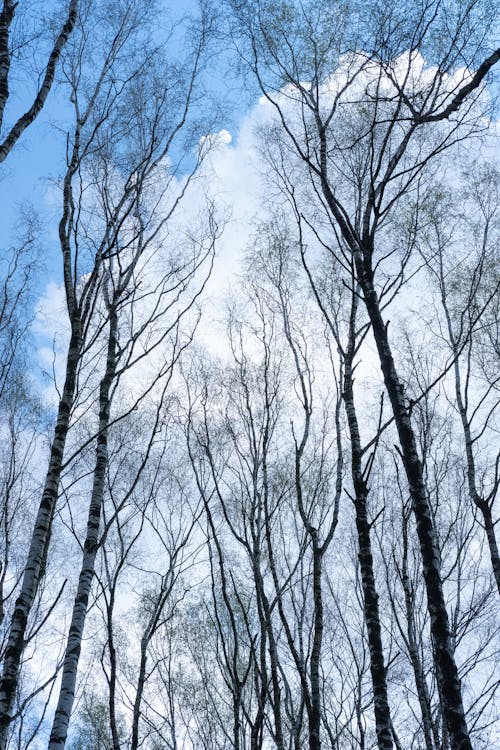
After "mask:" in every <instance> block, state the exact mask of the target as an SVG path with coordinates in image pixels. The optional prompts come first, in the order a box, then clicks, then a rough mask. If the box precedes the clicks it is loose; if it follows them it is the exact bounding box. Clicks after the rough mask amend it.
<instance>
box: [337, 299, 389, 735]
mask: <svg viewBox="0 0 500 750" xmlns="http://www.w3.org/2000/svg"><path fill="white" fill-rule="evenodd" d="M356 311H357V297H356V295H353V299H352V307H351V315H350V323H349V342H348V346H347V350H346V354H345V360H344V392H343V398H344V404H345V410H346V415H347V423H348V427H349V437H350V441H351V474H352V482H353V486H354V506H355V512H356V530H357V533H358V544H359V553H358V558H359V567H360V573H361V585H362V588H363V614H364V618H365V623H366V630H367V633H368V648H369V652H370V674H371V679H372V689H373V704H374V713H375V728H376V733H377V745H378V748H379V750H392V748H393V741H392V719H391V712H390V708H389V700H388V697H387V681H386V670H385V664H384V650H383V645H382V630H381V627H380V613H379V608H378V594H377V587H376V583H375V574H374V570H373V554H372V547H371V539H370V530H371V529H370V523H369V521H368V511H367V499H368V487H367V485H366V482H365V480H364V477H363V467H362V456H363V452H362V448H361V438H360V433H359V423H358V416H357V413H356V407H355V402H354V388H353V360H354V353H355V345H356V342H355V335H356Z"/></svg>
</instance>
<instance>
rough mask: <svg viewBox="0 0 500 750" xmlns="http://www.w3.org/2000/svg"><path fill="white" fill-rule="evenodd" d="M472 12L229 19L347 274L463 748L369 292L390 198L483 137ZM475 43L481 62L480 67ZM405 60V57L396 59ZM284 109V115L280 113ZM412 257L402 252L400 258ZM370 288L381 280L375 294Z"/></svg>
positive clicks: (452, 725) (386, 352)
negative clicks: (350, 269) (366, 324)
mask: <svg viewBox="0 0 500 750" xmlns="http://www.w3.org/2000/svg"><path fill="white" fill-rule="evenodd" d="M483 11H484V12H486V11H485V9H483V8H482V7H481V8H478V7H476V6H475V7H474V8H472V7H467V9H466V10H464V11H463V12H461V11H458V10H457V13H456V15H455V18H454V25H453V28H452V29H450V27H449V26H448V27H446V32H445V27H444V26H442V25H441V24H442V21H443V16H442V15H441V13H442V12H444V7H443V5H442V3H439V2H437V3H433V4H432V5H431V6H426V7H425V8H420V7H419V8H415V11H414V12H412V13H411V14H410V13H408V8H407V7H406V6H405V7H404V8H403V6H394V7H393V8H392V9H391V10H390V11H388V12H387V13H383V14H380V15H377V11H375V13H374V15H372V16H371V19H370V20H371V21H372V22H373V21H375V23H376V26H375V29H376V31H375V33H373V34H372V35H370V36H369V37H365V38H360V37H359V36H358V38H355V34H354V29H355V24H354V23H353V21H355V20H356V19H355V17H353V16H355V11H353V16H351V18H349V17H348V14H344V13H343V12H342V15H341V14H340V13H338V12H337V10H336V9H335V8H330V7H329V8H327V9H324V10H321V9H317V8H315V7H308V9H307V10H305V9H301V10H296V9H295V8H294V7H293V6H287V7H286V8H284V9H283V13H282V14H281V16H280V17H279V18H278V17H277V15H276V13H275V9H274V8H272V7H269V6H267V5H264V4H261V3H256V4H248V5H240V6H238V7H236V8H235V16H236V19H237V20H236V23H237V24H239V27H238V28H239V31H240V33H241V34H242V36H243V38H244V39H246V40H248V41H249V44H248V45H247V46H243V47H242V55H243V57H244V58H245V60H246V62H247V63H248V65H249V67H250V69H251V71H252V73H253V74H254V76H255V77H256V79H257V81H258V84H259V86H260V88H261V91H262V93H263V95H264V96H265V97H266V99H267V100H268V101H269V103H270V105H271V107H272V108H273V109H274V110H275V112H276V117H277V121H278V123H279V124H280V126H281V128H282V132H283V137H285V138H286V139H287V140H288V142H289V144H290V146H291V148H292V150H293V152H294V153H295V154H296V156H297V158H298V159H300V160H301V161H302V163H303V164H304V165H305V167H306V169H307V174H308V175H309V177H310V179H311V181H312V183H313V185H314V187H315V190H316V192H317V194H318V196H319V200H320V201H321V203H322V205H323V206H324V209H325V211H326V212H327V215H328V217H329V220H330V222H331V226H332V231H333V232H335V233H337V236H338V237H340V238H341V241H342V242H343V243H345V246H346V251H347V252H348V253H349V255H350V256H351V257H352V259H353V262H354V266H355V271H356V280H357V283H359V287H360V292H361V295H362V298H363V303H364V306H365V309H366V312H367V315H368V318H369V321H370V325H371V330H372V335H373V337H374V341H375V344H376V347H377V352H378V356H379V360H380V368H381V372H382V374H383V378H384V382H385V387H386V389H387V394H388V397H389V401H390V403H391V407H392V411H393V417H394V421H395V425H396V428H397V431H398V437H399V442H400V446H401V460H402V463H403V466H404V470H405V473H406V476H407V481H408V486H409V489H410V493H411V497H412V505H413V511H414V514H415V518H416V521H417V532H418V536H419V542H420V550H421V558H422V572H423V576H424V580H425V584H426V591H427V605H428V608H429V612H430V627H431V631H432V637H433V648H434V657H435V663H436V672H437V679H438V681H439V685H440V693H441V696H442V700H443V711H444V715H445V717H446V723H447V727H448V732H449V736H450V740H451V744H452V746H453V747H454V748H462V749H464V750H466V749H467V748H471V743H470V738H469V732H468V728H467V723H466V720H465V712H464V706H463V700H462V693H461V688H460V680H459V676H458V670H457V665H456V661H455V656H454V648H453V642H452V638H451V631H450V622H449V616H448V612H447V609H446V602H445V598H444V594H443V582H442V575H441V572H440V570H441V560H440V554H439V547H438V544H437V540H436V535H435V530H434V528H433V519H432V513H431V509H430V504H429V497H428V492H427V489H426V487H425V481H424V479H425V478H424V474H423V469H422V463H421V460H420V458H419V454H418V445H417V441H416V437H415V431H414V429H413V427H412V423H411V413H410V411H409V409H408V404H407V402H406V401H405V395H404V388H403V383H402V379H401V374H400V372H399V370H398V367H397V364H396V360H395V357H394V352H393V346H392V344H391V341H390V337H389V330H388V324H387V321H386V320H385V319H384V316H383V313H382V307H381V303H380V294H381V289H382V290H383V288H384V277H383V276H381V274H382V273H383V272H382V271H381V269H382V268H383V263H384V257H386V258H387V251H384V249H383V244H384V243H383V240H382V236H383V232H384V230H383V227H384V224H387V222H388V220H389V219H390V217H391V216H392V214H393V211H394V209H395V208H396V207H397V206H398V205H399V204H400V202H401V199H402V198H403V197H404V196H405V195H408V193H409V192H410V191H413V190H418V188H419V185H420V184H421V181H422V179H423V175H424V174H425V172H426V169H427V168H431V167H432V164H433V163H434V161H435V160H437V159H438V156H439V154H440V153H441V152H442V151H443V150H445V149H447V148H449V147H451V145H452V144H453V143H456V142H457V141H458V140H460V139H464V138H466V137H467V136H468V135H470V134H471V133H473V132H474V131H475V130H477V129H478V128H480V127H481V116H482V114H483V108H482V107H481V104H480V99H479V98H478V97H479V95H480V93H481V90H482V85H483V82H484V79H485V77H486V76H487V74H488V72H489V71H490V70H491V68H492V67H493V66H494V64H495V63H496V62H497V61H498V59H499V58H500V51H499V50H494V51H490V50H488V49H487V45H486V44H484V37H483V36H482V35H481V32H480V33H479V34H478V35H477V37H473V36H471V35H470V34H469V29H470V28H471V24H473V23H474V21H473V19H474V18H476V13H477V14H478V15H479V14H480V13H482V12H483ZM346 19H347V20H346ZM481 21H482V23H484V20H483V19H481ZM349 22H350V23H351V24H352V25H349ZM482 28H484V26H483V27H482ZM325 29H328V30H327V32H326V33H324V30H325ZM332 29H333V30H335V31H336V32H337V36H335V35H332V33H331V30H332ZM395 29H397V31H395ZM438 29H439V32H438V33H443V34H445V36H444V39H443V44H442V45H441V46H440V48H439V49H436V50H435V57H436V62H435V66H434V67H433V68H432V69H430V68H428V69H425V68H424V65H423V63H421V62H419V61H418V60H417V55H418V54H419V53H418V50H422V52H423V53H424V54H425V52H426V50H429V53H430V54H431V52H430V51H431V49H432V47H431V46H430V45H431V37H432V35H434V34H435V33H436V32H437V30H438ZM240 38H241V37H240ZM364 43H366V46H365V44H364ZM361 45H363V46H364V47H365V48H367V49H368V50H373V52H371V53H370V52H369V53H368V54H365V53H358V54H351V55H349V54H347V55H345V56H344V57H340V55H341V53H342V50H343V48H346V47H347V48H351V49H352V48H353V46H354V48H356V46H358V49H359V48H361ZM482 45H484V50H485V51H484V54H483V56H482V57H480V55H481V46H482ZM404 49H406V50H408V51H407V52H406V53H403V54H402V50H404ZM459 49H460V53H459V52H458V50H459ZM462 53H463V54H464V55H466V57H467V58H468V59H469V60H470V61H471V66H472V67H473V69H475V72H474V73H469V72H468V70H467V69H464V68H461V70H458V71H457V68H458V66H459V64H460V65H463V59H464V58H463V57H462V56H460V57H459V56H458V55H459V54H460V55H461V54H462ZM334 60H336V61H338V60H340V61H341V63H340V64H341V71H342V73H341V74H340V75H339V77H338V82H337V83H335V84H333V83H330V84H329V83H328V76H329V75H331V73H332V69H331V67H330V69H329V66H330V65H331V64H332V61H334ZM282 87H285V88H284V89H283V94H282V95H280V93H279V92H280V90H281V89H282ZM289 102H291V107H287V103H289ZM356 102H359V104H356ZM349 113H350V114H349ZM346 117H347V118H349V125H350V128H351V129H350V130H347V129H342V130H340V129H339V128H341V127H342V125H341V124H340V122H339V118H342V120H343V126H344V128H345V123H346ZM356 117H357V118H358V119H357V120H356V119H355V118H356ZM341 134H342V135H341ZM410 250H411V242H410V244H409V246H408V247H407V249H406V251H407V252H408V251H410ZM391 255H392V254H390V255H389V257H391ZM386 273H387V271H386ZM379 278H382V281H381V283H380V284H377V282H378V279H379ZM393 278H397V275H396V276H395V277H393ZM389 283H390V282H389ZM393 283H394V281H393Z"/></svg>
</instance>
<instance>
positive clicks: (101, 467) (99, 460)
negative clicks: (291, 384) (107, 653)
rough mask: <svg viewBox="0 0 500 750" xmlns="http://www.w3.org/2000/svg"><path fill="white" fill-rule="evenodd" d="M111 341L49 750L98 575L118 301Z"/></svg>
mask: <svg viewBox="0 0 500 750" xmlns="http://www.w3.org/2000/svg"><path fill="white" fill-rule="evenodd" d="M108 313H109V338H108V351H107V360H106V372H105V374H104V377H103V379H102V380H101V384H100V389H99V433H98V436H97V443H96V464H95V469H94V477H93V484H92V495H91V500H90V506H89V512H88V519H87V532H86V537H85V543H84V548H83V558H82V566H81V569H80V576H79V580H78V589H77V593H76V597H75V602H74V605H73V613H72V617H71V625H70V629H69V634H68V640H67V644H66V651H65V655H64V663H63V671H62V678H61V686H60V690H59V698H58V703H57V708H56V711H55V714H54V720H53V723H52V730H51V734H50V740H49V750H61V749H62V748H64V746H65V744H66V738H67V734H68V726H69V720H70V716H71V711H72V708H73V702H74V698H75V686H76V678H77V673H78V662H79V659H80V652H81V645H82V637H83V630H84V627H85V620H86V617H87V609H88V601H89V596H90V591H91V587H92V582H93V580H94V575H95V559H96V555H97V550H98V546H99V527H100V523H101V514H102V505H103V501H104V483H105V476H106V469H107V466H108V430H109V419H110V410H111V398H110V391H111V386H112V383H113V380H114V377H115V372H116V361H117V356H116V351H117V343H118V340H117V337H118V317H117V312H116V306H115V302H114V301H113V304H112V305H111V306H110V308H109V310H108Z"/></svg>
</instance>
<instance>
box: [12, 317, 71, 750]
mask: <svg viewBox="0 0 500 750" xmlns="http://www.w3.org/2000/svg"><path fill="white" fill-rule="evenodd" d="M72 329H73V330H72V336H71V340H70V344H69V350H68V357H67V362H66V377H65V381H64V388H63V393H62V398H61V400H60V402H59V409H58V413H57V422H56V427H55V430H54V438H53V441H52V445H51V449H50V458H49V467H48V470H47V475H46V478H45V485H44V489H43V493H42V499H41V501H40V506H39V508H38V513H37V517H36V522H35V527H34V530H33V535H32V537H31V544H30V549H29V553H28V559H27V562H26V567H25V569H24V575H23V581H22V587H21V593H20V595H19V597H18V599H17V601H16V604H15V607H14V612H13V614H12V620H11V624H10V630H9V636H8V640H7V646H6V649H5V654H4V663H3V671H2V677H1V680H0V750H5V747H6V745H7V738H8V730H9V725H10V722H11V714H12V708H13V705H14V699H15V694H16V690H17V686H18V681H19V669H20V664H21V658H22V654H23V651H24V647H25V635H26V628H27V624H28V617H29V614H30V612H31V608H32V606H33V602H34V601H35V596H36V593H37V590H38V585H39V583H40V579H41V577H42V576H43V573H44V567H45V563H46V558H47V552H48V547H49V542H50V535H51V528H52V520H53V518H54V513H55V509H56V504H57V498H58V493H59V482H60V478H61V468H62V462H63V456H64V449H65V445H66V438H67V435H68V429H69V421H70V416H71V410H72V408H73V402H74V397H75V388H76V375H77V370H78V363H79V361H80V355H81V342H82V335H81V326H80V325H79V323H78V322H73V325H72Z"/></svg>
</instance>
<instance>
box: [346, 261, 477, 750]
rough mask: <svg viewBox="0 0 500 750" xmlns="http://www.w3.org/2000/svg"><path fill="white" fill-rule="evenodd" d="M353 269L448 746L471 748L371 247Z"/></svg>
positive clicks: (435, 551)
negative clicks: (421, 591) (407, 522)
mask: <svg viewBox="0 0 500 750" xmlns="http://www.w3.org/2000/svg"><path fill="white" fill-rule="evenodd" d="M356 270H357V274H358V280H359V284H360V286H361V289H362V292H363V297H364V302H365V305H366V310H367V312H368V316H369V319H370V323H371V326H372V331H373V337H374V339H375V343H376V346H377V351H378V355H379V359H380V366H381V369H382V373H383V377H384V382H385V386H386V389H387V393H388V395H389V398H390V401H391V405H392V411H393V414H394V421H395V424H396V428H397V431H398V436H399V442H400V446H401V455H402V461H403V466H404V469H405V473H406V477H407V480H408V485H409V490H410V495H411V499H412V507H413V512H414V515H415V520H416V525H417V534H418V539H419V544H420V552H421V557H422V570H423V576H424V580H425V587H426V592H427V606H428V610H429V615H430V626H431V633H432V641H433V650H434V661H435V665H436V677H437V680H438V683H439V685H440V692H441V696H442V701H443V706H442V708H443V715H444V718H445V722H446V726H447V730H448V734H449V737H450V744H451V748H452V750H472V744H471V741H470V738H469V732H468V728H467V722H466V720H465V712H464V707H463V702H462V691H461V685H460V679H459V677H458V669H457V665H456V662H455V654H454V648H453V643H452V639H451V634H450V624H449V618H448V612H447V610H446V603H445V600H444V594H443V585H442V580H441V555H440V550H439V545H438V541H437V539H436V534H435V530H434V525H433V517H432V509H431V507H430V503H429V498H428V496H427V490H426V487H425V482H424V475H423V469H422V464H421V462H420V459H419V456H418V450H417V441H416V438H415V433H414V431H413V428H412V425H411V420H410V415H409V412H408V408H407V406H406V402H405V397H404V392H403V388H402V385H401V382H400V380H399V377H398V374H397V370H396V366H395V362H394V358H393V356H392V350H391V347H390V344H389V338H388V334H387V326H386V324H385V323H384V321H383V318H382V314H381V311H380V305H379V300H378V297H377V293H376V291H375V287H374V283H373V271H372V268H371V249H367V250H366V251H365V253H364V255H363V256H362V257H361V253H357V258H356Z"/></svg>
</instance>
